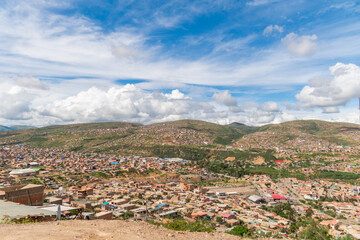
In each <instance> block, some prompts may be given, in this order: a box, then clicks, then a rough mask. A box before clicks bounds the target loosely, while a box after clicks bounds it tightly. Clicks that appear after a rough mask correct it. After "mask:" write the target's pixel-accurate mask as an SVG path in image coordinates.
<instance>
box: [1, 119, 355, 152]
mask: <svg viewBox="0 0 360 240" xmlns="http://www.w3.org/2000/svg"><path fill="white" fill-rule="evenodd" d="M359 134H360V126H359V125H356V124H349V123H331V122H325V121H318V120H306V121H291V122H285V123H281V124H271V125H265V126H261V127H252V126H246V125H244V124H241V123H232V124H229V125H219V124H215V123H209V122H205V121H197V120H180V121H172V122H163V123H156V124H150V125H142V124H137V123H126V122H105V123H86V124H70V125H55V126H47V127H43V128H36V129H25V130H17V131H6V132H1V133H0V142H1V143H2V144H17V143H25V144H27V145H30V146H33V147H47V148H52V147H54V148H62V149H66V150H73V151H87V152H91V151H94V152H101V153H114V154H137V155H138V154H139V155H145V156H146V155H159V156H160V155H161V156H188V155H191V157H192V158H196V157H200V156H202V155H206V156H208V157H209V156H212V155H214V154H215V152H216V151H224V150H225V147H226V146H233V147H234V148H236V147H238V146H240V145H241V146H246V145H248V146H255V147H256V148H263V149H273V148H274V147H281V146H287V147H294V148H296V147H297V146H298V145H299V144H298V142H299V141H301V144H302V145H306V144H309V145H311V144H314V143H317V142H318V141H322V142H325V143H326V144H333V143H334V144H337V145H349V146H352V145H355V144H357V139H358V136H359ZM250 148H251V147H250ZM227 151H230V150H227ZM231 151H233V150H231ZM221 154H222V153H221ZM188 157H189V156H188Z"/></svg>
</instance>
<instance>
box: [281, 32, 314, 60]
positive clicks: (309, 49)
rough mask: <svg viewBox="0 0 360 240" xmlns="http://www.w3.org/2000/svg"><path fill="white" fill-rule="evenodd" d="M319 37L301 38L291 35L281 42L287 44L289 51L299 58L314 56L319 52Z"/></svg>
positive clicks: (305, 36)
mask: <svg viewBox="0 0 360 240" xmlns="http://www.w3.org/2000/svg"><path fill="white" fill-rule="evenodd" d="M316 40H317V36H316V35H315V34H313V35H304V36H299V35H297V34H296V33H289V34H288V35H286V36H285V37H284V38H283V39H282V40H281V41H282V42H283V44H285V46H286V48H287V50H288V51H289V52H290V53H292V54H294V55H297V56H301V57H308V56H312V55H313V54H314V53H315V52H316V50H317V43H316Z"/></svg>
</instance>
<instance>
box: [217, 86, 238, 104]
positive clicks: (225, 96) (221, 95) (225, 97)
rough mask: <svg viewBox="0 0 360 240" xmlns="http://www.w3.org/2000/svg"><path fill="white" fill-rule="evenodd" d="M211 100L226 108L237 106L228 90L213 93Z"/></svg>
mask: <svg viewBox="0 0 360 240" xmlns="http://www.w3.org/2000/svg"><path fill="white" fill-rule="evenodd" d="M211 98H212V99H214V100H215V101H217V102H219V103H222V104H224V105H226V106H228V107H230V106H232V107H233V106H237V101H236V99H235V98H234V97H233V96H231V94H230V93H229V91H228V90H225V91H222V92H218V93H214V95H213V96H212V97H211Z"/></svg>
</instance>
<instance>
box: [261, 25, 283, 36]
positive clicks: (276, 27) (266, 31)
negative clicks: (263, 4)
mask: <svg viewBox="0 0 360 240" xmlns="http://www.w3.org/2000/svg"><path fill="white" fill-rule="evenodd" d="M283 31H284V28H283V27H281V26H279V25H269V26H267V27H266V28H265V29H264V31H263V35H264V36H270V35H271V34H272V33H273V32H279V33H282V32H283Z"/></svg>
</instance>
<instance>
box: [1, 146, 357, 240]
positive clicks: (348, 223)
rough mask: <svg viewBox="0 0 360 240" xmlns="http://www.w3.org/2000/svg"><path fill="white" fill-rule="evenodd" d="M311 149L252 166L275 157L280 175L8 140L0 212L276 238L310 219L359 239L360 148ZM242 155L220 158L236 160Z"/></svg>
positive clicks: (12, 217)
mask: <svg viewBox="0 0 360 240" xmlns="http://www.w3.org/2000/svg"><path fill="white" fill-rule="evenodd" d="M319 150H320V149H319ZM320 151H322V150H320ZM309 153H310V152H307V154H305V153H304V152H298V153H295V152H294V151H287V150H286V149H281V148H277V149H276V151H274V156H275V157H276V159H282V160H274V161H273V162H269V161H268V160H267V159H265V158H264V157H262V156H258V157H256V158H255V160H254V161H253V162H252V163H251V164H250V166H249V168H250V169H260V171H261V168H263V170H262V171H265V170H264V169H266V167H267V166H268V165H271V166H273V169H275V170H276V171H277V172H276V174H275V175H274V174H258V173H257V172H256V171H254V172H252V173H251V172H250V173H248V172H246V174H243V175H241V176H231V174H230V173H226V172H223V173H222V172H216V171H215V172H214V171H209V170H208V169H207V168H205V167H202V168H201V167H199V166H197V164H196V163H195V162H193V161H191V160H185V159H182V158H157V157H141V156H119V155H114V154H112V155H108V154H99V153H89V152H73V151H67V150H61V149H55V148H33V147H28V146H26V145H24V144H21V143H19V144H15V145H14V144H12V145H3V147H1V148H0V159H1V164H0V167H1V175H0V186H1V187H0V199H2V200H0V204H1V208H0V209H1V210H0V214H1V215H0V218H1V219H2V221H4V222H17V223H24V222H32V221H35V222H38V221H39V222H40V221H52V220H55V219H59V220H74V219H76V220H93V219H104V220H112V219H122V220H125V221H147V222H149V223H151V224H155V225H162V226H164V227H168V228H171V229H177V228H179V229H180V230H181V229H183V230H186V229H187V228H186V226H188V227H189V226H191V224H193V225H194V226H197V228H198V229H200V230H199V231H216V232H228V233H231V232H232V231H233V232H234V231H235V230H239V229H241V233H240V236H243V237H251V236H253V237H254V236H256V237H273V238H284V237H289V238H297V237H301V234H306V233H307V231H308V230H309V229H307V228H309V226H308V225H307V224H309V222H307V221H313V222H315V223H316V224H315V225H316V226H317V227H318V228H319V229H325V230H326V233H327V234H328V235H329V236H331V237H333V238H334V239H338V238H341V237H350V236H351V237H353V239H359V238H360V188H359V185H358V184H357V182H356V179H355V180H354V181H353V179H351V177H352V176H353V175H354V174H356V173H357V172H359V170H360V168H359V166H360V165H359V160H356V159H355V156H356V154H357V153H358V150H355V149H352V148H349V147H346V148H343V147H337V148H336V155H335V156H334V155H332V154H323V155H321V154H314V158H317V159H316V161H315V159H313V158H312V157H311V154H309ZM309 156H310V157H309ZM235 161H236V159H235V157H227V158H226V159H224V160H223V162H224V164H225V163H226V164H230V165H231V164H234V166H235V165H236V164H235V163H234V162H235ZM246 164H249V162H248V161H247V162H246ZM319 171H320V173H319ZM315 172H317V173H319V174H329V173H336V172H340V173H342V174H345V176H344V178H343V180H344V181H342V180H339V179H333V180H331V179H327V178H317V179H316V178H313V177H311V178H308V177H310V176H313V174H314V173H315ZM281 174H284V175H285V176H281ZM289 174H290V175H289ZM292 174H295V175H294V176H295V177H294V176H292ZM288 175H289V176H288ZM274 176H275V177H274ZM296 176H297V177H296ZM319 177H320V175H319ZM340 177H343V176H340ZM347 177H350V178H347ZM336 178H337V177H336ZM348 180H349V181H348ZM10 209H11V210H10ZM313 224H314V223H313ZM196 231H197V230H196ZM309 231H310V230H309Z"/></svg>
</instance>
